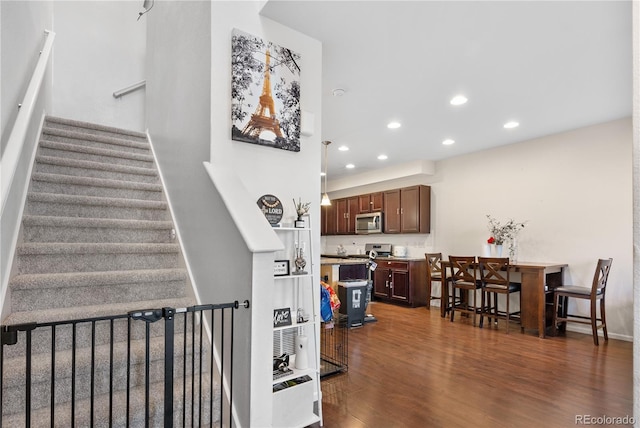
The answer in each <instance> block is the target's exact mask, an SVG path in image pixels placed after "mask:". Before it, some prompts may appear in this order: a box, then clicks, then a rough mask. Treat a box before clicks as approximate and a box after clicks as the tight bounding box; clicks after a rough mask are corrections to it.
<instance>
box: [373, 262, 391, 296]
mask: <svg viewBox="0 0 640 428" xmlns="http://www.w3.org/2000/svg"><path fill="white" fill-rule="evenodd" d="M389 276H390V270H389V269H385V268H381V267H378V269H376V270H375V271H374V272H373V295H374V296H376V297H380V298H383V299H386V298H388V297H389V281H390V279H389Z"/></svg>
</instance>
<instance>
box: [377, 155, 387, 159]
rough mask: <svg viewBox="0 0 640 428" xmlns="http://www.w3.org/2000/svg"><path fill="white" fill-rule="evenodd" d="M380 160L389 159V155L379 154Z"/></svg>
mask: <svg viewBox="0 0 640 428" xmlns="http://www.w3.org/2000/svg"><path fill="white" fill-rule="evenodd" d="M378 159H379V160H387V155H378Z"/></svg>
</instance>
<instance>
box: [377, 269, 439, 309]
mask: <svg viewBox="0 0 640 428" xmlns="http://www.w3.org/2000/svg"><path fill="white" fill-rule="evenodd" d="M376 262H377V263H378V267H377V269H376V270H375V271H374V274H373V295H374V297H375V298H376V299H378V300H382V301H386V302H390V303H401V304H406V305H410V306H412V307H416V306H425V305H426V304H427V282H426V281H427V272H426V260H421V259H416V260H407V261H397V260H386V259H376Z"/></svg>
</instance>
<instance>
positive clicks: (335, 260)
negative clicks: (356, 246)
mask: <svg viewBox="0 0 640 428" xmlns="http://www.w3.org/2000/svg"><path fill="white" fill-rule="evenodd" d="M425 260H426V259H425V258H424V257H394V256H388V257H376V258H375V261H376V262H380V261H385V262H386V261H389V262H392V261H396V262H415V261H425ZM368 261H369V258H368V257H365V256H362V257H358V256H346V257H340V256H337V255H336V256H333V255H329V254H322V255H320V264H322V265H358V264H363V263H367V262H368Z"/></svg>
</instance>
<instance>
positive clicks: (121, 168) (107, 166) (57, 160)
mask: <svg viewBox="0 0 640 428" xmlns="http://www.w3.org/2000/svg"><path fill="white" fill-rule="evenodd" d="M36 162H37V163H40V164H49V165H57V166H66V167H70V168H81V169H93V170H98V171H108V172H121V173H125V174H133V175H148V176H156V177H157V176H158V171H157V170H156V169H155V168H142V167H138V166H129V165H119V164H113V163H104V162H94V161H88V160H79V159H69V158H61V157H56V156H43V155H37V156H36Z"/></svg>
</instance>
